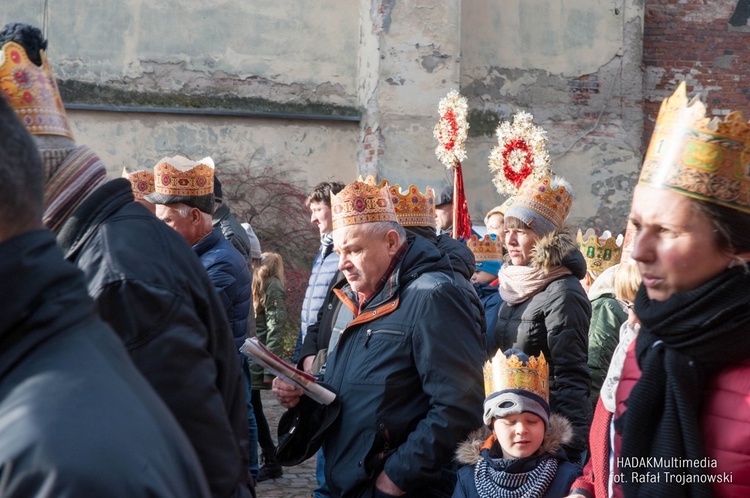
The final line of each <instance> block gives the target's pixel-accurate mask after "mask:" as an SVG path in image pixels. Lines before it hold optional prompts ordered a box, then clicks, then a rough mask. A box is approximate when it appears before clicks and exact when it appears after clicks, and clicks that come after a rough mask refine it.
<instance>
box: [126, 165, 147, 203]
mask: <svg viewBox="0 0 750 498" xmlns="http://www.w3.org/2000/svg"><path fill="white" fill-rule="evenodd" d="M122 177H123V178H127V179H128V180H130V187H131V188H132V189H133V197H135V198H136V199H138V200H140V199H144V198H145V197H146V196H147V195H149V194H151V193H153V192H154V190H155V189H154V174H153V173H152V172H150V171H146V170H145V169H140V170H138V171H133V172H132V173H128V170H127V168H123V170H122Z"/></svg>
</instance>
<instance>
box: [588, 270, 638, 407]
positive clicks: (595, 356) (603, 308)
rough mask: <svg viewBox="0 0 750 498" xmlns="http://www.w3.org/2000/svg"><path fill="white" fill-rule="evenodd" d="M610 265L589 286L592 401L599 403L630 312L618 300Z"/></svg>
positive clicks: (592, 402)
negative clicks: (603, 383)
mask: <svg viewBox="0 0 750 498" xmlns="http://www.w3.org/2000/svg"><path fill="white" fill-rule="evenodd" d="M616 269H617V266H616V265H615V266H612V267H610V268H607V269H606V270H605V271H603V272H602V274H601V275H599V276H598V277H597V279H596V281H594V283H593V285H592V286H591V288H590V289H589V292H588V296H589V300H590V301H591V324H590V325H589V361H588V365H589V372H590V373H591V404H592V406H596V400H597V399H598V398H599V390H600V389H601V388H602V382H604V378H605V377H606V376H607V370H608V369H609V362H610V361H611V360H612V354H613V353H614V352H615V348H616V347H617V343H618V341H619V334H620V327H621V326H622V324H623V323H625V322H626V321H627V319H628V313H627V312H626V311H625V310H624V309H623V308H622V306H621V305H620V303H619V302H617V299H615V288H614V272H615V270H616Z"/></svg>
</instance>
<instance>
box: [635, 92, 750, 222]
mask: <svg viewBox="0 0 750 498" xmlns="http://www.w3.org/2000/svg"><path fill="white" fill-rule="evenodd" d="M638 182H639V183H642V184H645V185H651V186H654V187H659V188H668V189H671V190H673V191H675V192H677V193H679V194H683V195H687V196H689V197H693V198H696V199H700V200H703V201H707V202H712V203H714V204H719V205H722V206H726V207H728V208H731V209H736V210H738V211H742V212H745V213H750V123H747V122H746V121H745V120H744V118H743V117H742V113H740V112H737V111H735V112H731V113H730V114H729V115H728V116H727V117H726V118H725V119H724V120H723V121H721V120H719V119H718V118H715V119H713V120H712V119H710V118H707V117H706V106H705V105H704V104H703V103H702V102H701V101H700V99H699V98H698V96H696V97H695V98H693V99H692V100H691V101H690V102H688V98H687V91H686V86H685V82H684V81H683V82H682V83H680V85H679V86H678V87H677V90H675V92H674V94H673V95H672V96H671V97H668V98H666V99H664V102H662V104H661V108H660V109H659V116H658V118H657V119H656V125H655V127H654V133H653V135H652V136H651V142H650V143H649V147H648V150H647V151H646V158H645V159H644V161H643V169H642V170H641V176H640V178H639V179H638Z"/></svg>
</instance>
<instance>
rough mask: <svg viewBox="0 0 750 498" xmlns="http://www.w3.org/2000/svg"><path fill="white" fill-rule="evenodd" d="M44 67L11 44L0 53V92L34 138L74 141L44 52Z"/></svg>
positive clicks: (23, 50) (42, 56)
mask: <svg viewBox="0 0 750 498" xmlns="http://www.w3.org/2000/svg"><path fill="white" fill-rule="evenodd" d="M39 56H40V57H41V59H42V65H41V66H37V65H36V64H34V63H33V62H32V61H31V60H30V59H29V57H28V55H27V54H26V50H25V49H24V48H23V47H22V46H21V45H19V44H18V43H16V42H8V43H6V44H5V45H3V48H2V50H1V51H0V92H2V94H3V95H5V99H6V100H7V101H8V104H10V106H11V107H12V108H13V109H14V110H15V111H16V114H18V117H19V119H20V120H21V121H22V122H23V124H24V126H26V129H27V130H28V131H29V133H31V134H32V135H61V136H63V137H68V138H70V139H73V132H72V131H71V130H70V125H69V124H68V117H67V115H66V114H65V108H64V107H63V103H62V99H61V98H60V92H59V90H58V89H57V82H56V81H55V76H54V74H52V68H50V66H49V64H48V63H47V56H46V54H45V53H44V50H40V51H39Z"/></svg>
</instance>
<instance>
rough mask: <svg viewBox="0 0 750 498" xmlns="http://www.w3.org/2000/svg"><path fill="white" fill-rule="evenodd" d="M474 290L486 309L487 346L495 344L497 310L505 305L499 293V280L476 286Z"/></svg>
mask: <svg viewBox="0 0 750 498" xmlns="http://www.w3.org/2000/svg"><path fill="white" fill-rule="evenodd" d="M474 290H476V292H477V295H478V296H479V299H480V300H481V301H482V306H483V307H484V317H485V319H486V320H487V344H494V343H495V340H494V334H495V325H496V324H497V310H498V308H499V307H500V305H501V304H502V303H503V299H502V298H501V297H500V293H499V292H498V291H497V279H495V280H493V281H492V282H490V283H488V284H474Z"/></svg>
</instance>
